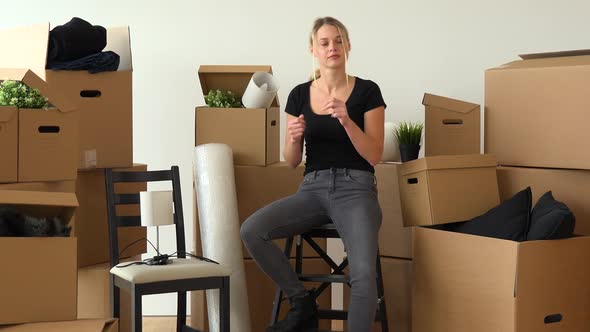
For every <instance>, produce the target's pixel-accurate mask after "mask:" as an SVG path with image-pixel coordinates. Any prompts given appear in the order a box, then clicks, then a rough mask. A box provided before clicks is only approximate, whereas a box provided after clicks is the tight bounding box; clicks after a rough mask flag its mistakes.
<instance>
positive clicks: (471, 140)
mask: <svg viewBox="0 0 590 332" xmlns="http://www.w3.org/2000/svg"><path fill="white" fill-rule="evenodd" d="M422 105H424V107H425V121H424V141H425V150H424V155H425V156H440V155H458V154H478V153H480V150H481V148H480V137H481V134H480V127H481V120H480V118H481V115H480V113H481V110H480V107H479V105H477V104H472V103H468V102H465V101H461V100H457V99H451V98H446V97H441V96H436V95H432V94H429V93H425V94H424V98H423V99H422Z"/></svg>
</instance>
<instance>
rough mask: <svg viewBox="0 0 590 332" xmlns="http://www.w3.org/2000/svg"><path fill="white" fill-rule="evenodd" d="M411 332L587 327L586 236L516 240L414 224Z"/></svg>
mask: <svg viewBox="0 0 590 332" xmlns="http://www.w3.org/2000/svg"><path fill="white" fill-rule="evenodd" d="M414 235H415V239H414V262H413V264H414V280H413V291H412V301H413V305H412V328H413V331H415V332H443V331H444V332H447V331H478V332H492V331H493V332H496V331H502V332H521V331H527V332H528V331H587V330H588V328H589V327H590V316H589V315H588V308H589V306H590V283H588V280H590V264H588V262H589V261H590V237H587V236H581V237H574V238H569V239H563V240H545V241H527V242H515V241H509V240H501V239H495V238H488V237H483V236H475V235H468V234H460V233H453V232H447V231H442V230H436V229H429V228H425V227H417V228H416V230H415V232H414Z"/></svg>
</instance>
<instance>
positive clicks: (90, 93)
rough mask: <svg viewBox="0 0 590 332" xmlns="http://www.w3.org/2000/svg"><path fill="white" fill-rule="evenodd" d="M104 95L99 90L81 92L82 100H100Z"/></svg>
mask: <svg viewBox="0 0 590 332" xmlns="http://www.w3.org/2000/svg"><path fill="white" fill-rule="evenodd" d="M101 95H102V93H101V92H100V91H98V90H82V91H80V97H82V98H98V97H100V96H101Z"/></svg>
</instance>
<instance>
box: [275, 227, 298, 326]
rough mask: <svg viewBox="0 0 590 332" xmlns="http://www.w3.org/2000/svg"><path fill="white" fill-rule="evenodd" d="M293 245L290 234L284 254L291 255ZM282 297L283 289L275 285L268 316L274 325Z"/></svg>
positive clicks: (277, 317) (279, 310)
mask: <svg viewBox="0 0 590 332" xmlns="http://www.w3.org/2000/svg"><path fill="white" fill-rule="evenodd" d="M292 246H293V237H292V236H290V237H288V238H287V242H286V243H285V251H284V252H285V256H287V257H291V247H292ZM282 299H283V291H282V290H281V288H280V287H278V286H277V290H276V291H275V298H274V301H273V303H272V313H271V316H270V325H271V326H272V325H274V323H276V322H277V320H278V319H279V313H280V312H281V302H282Z"/></svg>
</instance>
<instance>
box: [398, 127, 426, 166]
mask: <svg viewBox="0 0 590 332" xmlns="http://www.w3.org/2000/svg"><path fill="white" fill-rule="evenodd" d="M422 129H424V124H423V123H421V122H411V121H402V122H400V123H399V124H398V125H397V126H396V127H395V128H394V129H393V134H394V135H395V138H396V139H397V142H398V144H399V153H400V156H401V161H402V162H406V161H410V160H414V159H418V153H419V152H420V142H421V141H422Z"/></svg>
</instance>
